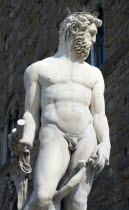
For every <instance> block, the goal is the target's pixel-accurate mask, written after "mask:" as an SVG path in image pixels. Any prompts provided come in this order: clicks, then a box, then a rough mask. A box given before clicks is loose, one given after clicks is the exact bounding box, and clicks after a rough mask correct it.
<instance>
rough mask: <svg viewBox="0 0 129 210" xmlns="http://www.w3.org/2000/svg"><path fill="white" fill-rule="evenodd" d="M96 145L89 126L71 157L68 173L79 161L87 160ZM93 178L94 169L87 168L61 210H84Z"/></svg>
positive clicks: (93, 132)
mask: <svg viewBox="0 0 129 210" xmlns="http://www.w3.org/2000/svg"><path fill="white" fill-rule="evenodd" d="M96 145H97V139H96V135H95V131H94V128H93V126H92V125H91V126H90V127H89V128H88V130H87V132H86V134H85V135H84V137H83V138H82V139H81V140H80V141H79V145H78V148H77V149H76V150H75V152H74V153H73V155H72V157H71V161H70V164H69V167H68V172H69V173H70V172H71V171H72V170H73V168H75V167H76V166H77V164H78V162H79V160H88V159H89V157H90V156H91V154H92V153H93V151H94V149H95V148H96ZM93 178H94V169H93V168H90V167H88V168H87V169H86V173H85V175H84V176H83V177H82V180H81V183H80V184H79V185H77V186H76V187H75V188H74V190H73V191H72V192H71V193H70V194H69V195H68V196H67V197H66V198H65V199H64V203H63V206H64V208H63V210H86V209H87V197H88V195H89V193H90V190H91V186H92V182H93Z"/></svg>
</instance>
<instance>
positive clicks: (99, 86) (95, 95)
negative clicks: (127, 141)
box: [91, 71, 110, 146]
mask: <svg viewBox="0 0 129 210" xmlns="http://www.w3.org/2000/svg"><path fill="white" fill-rule="evenodd" d="M91 113H92V116H93V124H94V128H95V132H96V136H97V139H98V142H99V143H102V142H103V143H106V144H107V145H109V146H110V138H109V126H108V121H107V117H106V115H105V101H104V80H103V76H102V74H101V72H100V71H98V80H97V81H96V83H95V85H94V87H93V91H92V99H91Z"/></svg>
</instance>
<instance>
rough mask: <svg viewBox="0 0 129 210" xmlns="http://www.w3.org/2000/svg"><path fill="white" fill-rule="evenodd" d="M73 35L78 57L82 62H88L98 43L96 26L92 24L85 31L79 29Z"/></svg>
mask: <svg viewBox="0 0 129 210" xmlns="http://www.w3.org/2000/svg"><path fill="white" fill-rule="evenodd" d="M71 32H72V31H71ZM72 34H73V40H74V48H75V52H76V54H77V57H79V59H80V60H86V59H87V57H88V55H89V53H90V49H91V47H92V45H93V43H94V42H95V41H96V34H97V27H96V25H95V24H94V23H92V24H91V25H89V26H88V27H87V28H86V29H85V30H81V29H80V27H78V30H76V32H74V33H73V32H72Z"/></svg>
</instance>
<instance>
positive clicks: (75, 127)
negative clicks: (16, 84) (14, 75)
mask: <svg viewBox="0 0 129 210" xmlns="http://www.w3.org/2000/svg"><path fill="white" fill-rule="evenodd" d="M101 24H102V23H101V21H100V20H98V19H97V18H96V17H94V16H92V15H89V14H83V13H78V14H71V15H69V16H67V17H66V18H65V20H64V21H63V23H62V25H61V29H60V40H59V47H58V51H57V53H56V54H55V55H54V56H53V57H49V58H47V59H44V60H41V61H38V62H36V63H34V64H32V65H31V66H29V67H28V68H27V69H26V72H25V75H24V82H25V89H26V99H25V113H24V120H25V127H24V133H23V139H21V141H20V142H21V143H22V144H23V143H24V144H25V145H27V146H28V147H29V148H30V147H32V146H33V141H34V138H35V133H36V131H37V130H38V129H39V124H40V121H41V127H40V133H39V138H40V150H39V154H38V158H37V163H36V167H35V175H34V191H33V193H32V195H31V198H30V200H29V201H28V203H27V205H26V206H25V208H24V210H34V209H42V210H46V209H48V210H54V209H56V210H58V209H60V203H59V201H60V200H61V199H62V198H63V197H65V196H66V195H67V194H68V195H67V196H66V197H65V199H64V205H63V206H64V208H63V209H64V210H83V209H86V208H87V197H88V195H89V192H90V190H91V186H92V181H93V177H94V174H95V171H96V172H97V173H98V172H100V171H102V169H103V168H104V166H105V165H106V164H108V162H109V156H110V139H109V127H108V122H107V118H106V116H105V102H104V80H103V76H102V74H101V72H100V70H99V69H98V68H96V67H93V66H91V65H89V64H88V63H86V62H85V60H86V58H87V57H88V55H89V52H90V49H91V47H92V44H93V42H95V40H96V34H97V27H99V26H101ZM40 111H41V112H40ZM40 113H41V116H40ZM79 161H81V162H82V163H86V162H88V167H86V164H82V165H81V167H80V169H79V172H76V173H73V175H72V176H71V177H70V174H71V173H72V172H73V171H74V168H75V167H77V166H78V164H79ZM67 169H68V170H67ZM66 170H67V173H66ZM64 174H65V176H66V177H67V176H68V177H69V181H68V182H67V183H65V185H64V186H66V189H65V188H61V189H63V190H62V191H63V193H62V191H61V189H60V195H59V193H58V192H57V191H56V189H57V185H58V183H59V181H60V180H61V178H62V177H63V176H64ZM61 193H62V194H61ZM57 194H58V195H59V196H57V197H58V198H59V197H60V196H62V197H60V198H61V199H59V200H58V199H57V200H56V195H57Z"/></svg>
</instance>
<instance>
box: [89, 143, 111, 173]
mask: <svg viewBox="0 0 129 210" xmlns="http://www.w3.org/2000/svg"><path fill="white" fill-rule="evenodd" d="M109 157H110V146H109V145H108V144H106V143H103V142H102V143H100V144H98V145H97V147H96V149H95V150H94V152H93V153H92V155H91V157H90V158H89V160H88V164H89V165H91V166H92V167H93V168H95V170H96V173H97V174H99V173H100V172H101V171H102V170H103V168H104V167H105V166H106V165H108V164H109Z"/></svg>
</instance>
